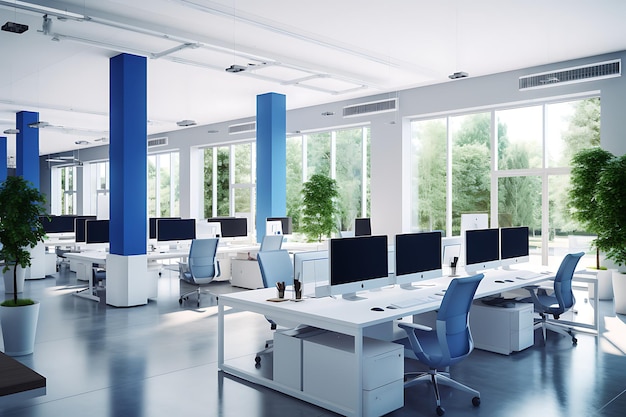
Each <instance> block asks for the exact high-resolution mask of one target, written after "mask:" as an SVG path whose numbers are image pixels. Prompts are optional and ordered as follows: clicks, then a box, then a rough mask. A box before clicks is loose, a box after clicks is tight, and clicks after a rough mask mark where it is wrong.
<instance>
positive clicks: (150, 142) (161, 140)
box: [148, 136, 167, 148]
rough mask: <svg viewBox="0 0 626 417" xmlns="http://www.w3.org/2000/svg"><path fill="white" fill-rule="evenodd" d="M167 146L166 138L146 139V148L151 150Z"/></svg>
mask: <svg viewBox="0 0 626 417" xmlns="http://www.w3.org/2000/svg"><path fill="white" fill-rule="evenodd" d="M164 145H167V136H165V137H162V138H154V139H148V148H152V147H154V146H164Z"/></svg>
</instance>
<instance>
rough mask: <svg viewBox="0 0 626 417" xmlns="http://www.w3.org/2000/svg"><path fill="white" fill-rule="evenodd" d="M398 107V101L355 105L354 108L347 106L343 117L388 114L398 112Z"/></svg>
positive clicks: (394, 99)
mask: <svg viewBox="0 0 626 417" xmlns="http://www.w3.org/2000/svg"><path fill="white" fill-rule="evenodd" d="M397 107H398V99H397V98H392V99H390V100H381V101H373V102H370V103H361V104H355V105H354V106H346V107H344V108H343V117H356V116H363V115H366V114H376V113H386V112H390V111H396V110H397Z"/></svg>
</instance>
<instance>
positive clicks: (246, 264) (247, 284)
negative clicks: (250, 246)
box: [230, 259, 263, 290]
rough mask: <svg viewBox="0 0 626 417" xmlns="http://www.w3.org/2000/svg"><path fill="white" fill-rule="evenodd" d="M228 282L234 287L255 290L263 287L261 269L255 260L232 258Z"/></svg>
mask: <svg viewBox="0 0 626 417" xmlns="http://www.w3.org/2000/svg"><path fill="white" fill-rule="evenodd" d="M230 265H231V278H230V284H231V285H233V286H235V287H241V288H248V289H251V290H255V289H257V288H263V279H262V278H261V269H259V263H258V262H257V261H256V260H248V259H232V260H231V261H230Z"/></svg>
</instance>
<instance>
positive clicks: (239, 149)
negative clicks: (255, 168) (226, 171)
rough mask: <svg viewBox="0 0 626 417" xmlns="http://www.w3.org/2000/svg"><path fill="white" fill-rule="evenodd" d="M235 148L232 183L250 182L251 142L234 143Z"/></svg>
mask: <svg viewBox="0 0 626 417" xmlns="http://www.w3.org/2000/svg"><path fill="white" fill-rule="evenodd" d="M233 149H234V150H235V181H234V184H250V183H251V182H252V144H251V143H244V144H241V145H234V146H233Z"/></svg>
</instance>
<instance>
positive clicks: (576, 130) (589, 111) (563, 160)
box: [546, 98, 600, 167]
mask: <svg viewBox="0 0 626 417" xmlns="http://www.w3.org/2000/svg"><path fill="white" fill-rule="evenodd" d="M546 144H547V154H548V166H549V167H567V166H569V165H570V161H571V160H572V156H573V155H574V154H575V153H576V152H578V151H579V150H581V149H585V148H589V147H592V146H599V145H600V99H599V98H590V99H586V100H578V101H569V102H565V103H556V104H549V105H547V106H546Z"/></svg>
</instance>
